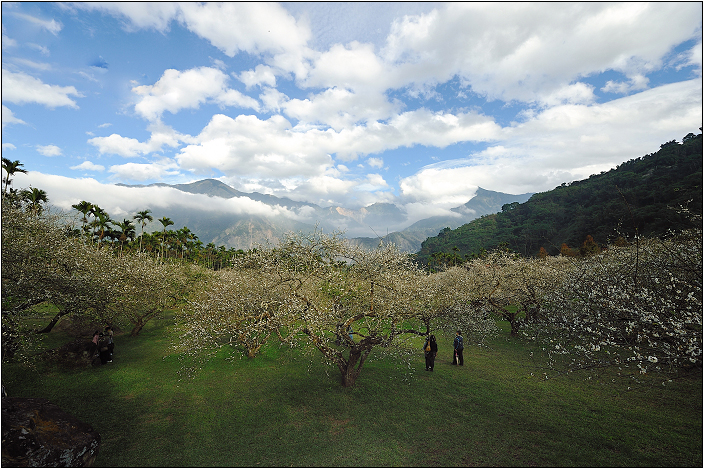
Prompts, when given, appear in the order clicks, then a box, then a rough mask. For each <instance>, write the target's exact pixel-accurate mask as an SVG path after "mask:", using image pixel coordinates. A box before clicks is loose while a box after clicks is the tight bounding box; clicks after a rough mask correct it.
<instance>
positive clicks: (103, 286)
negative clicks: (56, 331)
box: [1, 200, 197, 360]
mask: <svg viewBox="0 0 704 469" xmlns="http://www.w3.org/2000/svg"><path fill="white" fill-rule="evenodd" d="M65 223H66V219H65V218H64V217H63V216H61V215H57V214H52V213H50V211H48V210H45V211H43V212H42V213H38V212H36V211H33V210H25V209H23V208H22V207H17V206H14V205H13V204H11V203H6V201H5V200H3V204H2V232H1V233H2V352H3V360H5V359H10V358H12V357H14V355H15V354H17V353H20V354H21V353H22V351H23V350H24V349H26V348H27V347H26V346H27V345H28V343H31V342H33V341H35V340H37V338H38V336H37V334H39V333H41V332H49V331H50V330H51V329H52V327H53V326H54V325H55V324H56V323H57V322H58V321H59V320H61V318H64V317H74V318H78V317H81V318H88V319H90V320H92V321H95V322H98V323H102V324H113V323H115V322H116V321H118V320H124V321H128V322H130V323H131V325H132V327H133V329H132V334H133V335H136V334H138V333H139V331H140V330H141V328H142V327H143V326H144V324H145V323H146V322H147V321H148V320H149V319H151V318H153V317H154V316H155V315H156V314H158V313H160V312H161V311H163V310H164V309H166V308H173V307H175V306H176V304H177V303H178V302H179V301H180V300H181V299H182V298H183V297H184V296H185V295H186V294H187V293H188V292H189V290H190V286H191V285H194V284H195V280H194V279H196V278H197V273H196V272H194V269H195V268H194V267H192V266H186V265H175V264H174V263H169V262H160V261H158V260H156V259H154V258H152V257H150V256H147V255H143V254H140V253H133V254H130V255H117V253H115V252H114V251H111V250H107V249H100V248H99V247H98V246H97V245H93V244H91V243H88V242H86V240H85V239H81V238H76V237H74V236H72V235H71V234H70V233H67V230H66V225H65ZM39 305H50V306H53V307H54V308H55V309H56V310H58V312H57V313H56V315H55V317H54V318H53V320H52V321H51V322H50V323H49V324H48V325H47V326H46V327H45V328H44V329H42V330H39V331H33V330H27V328H26V326H25V324H24V322H23V318H24V317H26V316H27V315H28V314H31V313H32V312H33V311H34V309H35V308H36V307H37V306H39Z"/></svg>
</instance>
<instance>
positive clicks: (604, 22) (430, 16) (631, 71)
mask: <svg viewBox="0 0 704 469" xmlns="http://www.w3.org/2000/svg"><path fill="white" fill-rule="evenodd" d="M683 9H684V10H686V9H689V10H690V11H689V12H686V11H684V10H683ZM664 18H667V20H664ZM700 28H701V6H700V5H698V4H690V5H687V6H683V5H682V4H671V3H650V4H642V3H625V4H624V3H619V4H610V3H556V4H539V3H510V4H508V3H506V4H498V5H497V4H479V3H450V4H448V5H447V7H446V8H438V9H437V10H434V11H433V12H431V13H427V14H422V15H411V16H406V17H403V18H402V19H399V20H397V21H396V22H395V23H394V24H393V26H392V29H391V33H390V34H389V36H388V38H387V43H386V45H385V47H384V49H383V50H382V51H381V53H380V55H381V57H383V58H384V60H385V61H386V62H387V63H392V64H394V69H393V70H392V74H393V75H394V76H395V77H396V78H395V83H396V86H402V85H403V84H406V83H407V84H411V85H412V84H418V83H421V84H422V83H433V82H435V83H438V82H439V83H442V82H445V81H447V80H448V79H450V78H451V77H452V76H455V75H457V76H459V77H460V78H461V79H462V80H463V81H464V83H466V84H467V85H468V86H471V88H472V90H473V91H475V92H476V93H478V94H480V95H484V96H486V97H487V98H489V99H501V100H504V101H511V100H520V101H526V102H542V101H543V100H544V99H545V98H546V97H550V96H553V95H554V94H555V93H556V92H557V91H559V90H560V89H561V88H563V87H564V86H565V84H566V83H571V82H573V81H575V80H576V79H578V78H579V77H580V76H587V75H589V74H592V73H595V72H600V71H604V70H609V69H611V70H616V71H620V72H622V73H624V74H626V75H628V76H635V75H636V74H639V73H640V74H642V73H644V72H646V71H652V70H653V69H656V68H658V67H659V66H660V65H661V63H662V59H663V57H664V56H665V55H666V54H667V53H669V51H670V50H671V49H672V48H673V47H674V46H675V45H677V44H680V43H681V42H683V41H686V40H689V39H692V38H696V37H700V36H701V29H700Z"/></svg>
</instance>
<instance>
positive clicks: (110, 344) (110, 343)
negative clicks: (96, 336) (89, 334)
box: [105, 326, 115, 363]
mask: <svg viewBox="0 0 704 469" xmlns="http://www.w3.org/2000/svg"><path fill="white" fill-rule="evenodd" d="M105 335H106V336H107V338H108V363H112V353H113V351H114V350H115V343H114V342H113V331H112V326H107V327H106V328H105Z"/></svg>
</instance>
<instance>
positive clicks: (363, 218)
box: [117, 179, 531, 252]
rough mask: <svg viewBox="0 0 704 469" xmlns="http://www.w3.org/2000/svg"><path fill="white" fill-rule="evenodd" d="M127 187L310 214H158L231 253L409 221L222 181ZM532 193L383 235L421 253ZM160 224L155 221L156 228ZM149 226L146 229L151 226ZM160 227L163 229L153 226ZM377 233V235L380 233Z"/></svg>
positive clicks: (384, 209)
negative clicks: (302, 235)
mask: <svg viewBox="0 0 704 469" xmlns="http://www.w3.org/2000/svg"><path fill="white" fill-rule="evenodd" d="M117 185H119V186H122V187H128V188H129V187H171V188H174V189H176V190H179V191H181V192H186V193H191V194H201V195H206V196H208V197H218V198H221V199H232V198H235V197H245V198H248V199H250V200H253V201H256V202H261V203H263V204H265V205H267V206H270V207H276V206H279V207H284V208H286V209H288V210H290V211H292V212H293V213H299V214H300V213H303V212H304V211H305V213H306V214H307V215H306V216H307V221H306V219H305V218H304V217H301V219H299V220H296V219H292V218H287V217H284V216H279V217H277V218H275V219H272V218H271V217H265V216H257V215H237V214H232V213H215V212H206V211H196V210H189V209H187V208H185V207H180V206H173V207H171V208H169V209H168V210H165V209H159V210H155V211H154V219H155V220H157V219H158V218H160V217H161V216H162V213H161V212H163V216H168V217H169V218H171V219H172V220H174V221H175V222H177V224H179V225H181V224H182V225H184V226H188V227H189V229H191V231H193V232H194V233H196V235H198V237H199V239H201V241H203V242H204V243H206V244H207V243H209V242H212V243H214V244H216V245H225V246H226V247H228V248H235V249H250V248H251V247H253V246H254V245H256V244H263V243H267V242H269V243H276V242H278V240H280V239H281V238H282V237H283V236H284V234H285V233H286V232H288V231H310V230H312V229H313V228H314V227H315V226H316V225H318V226H319V227H320V228H322V229H325V230H330V231H332V230H339V229H342V230H347V231H361V230H364V231H368V229H367V228H371V229H372V231H374V230H375V228H374V227H376V229H377V230H379V231H381V230H382V229H383V228H380V227H381V226H384V225H385V226H389V224H390V223H391V224H396V225H402V224H403V222H404V220H406V216H407V214H406V212H405V210H403V209H402V208H399V207H398V206H397V205H395V204H392V203H386V202H377V203H374V204H371V205H369V206H367V207H361V208H359V209H350V208H346V207H340V206H331V207H320V206H318V205H316V204H314V203H310V202H297V201H294V200H292V199H289V198H285V197H277V196H274V195H268V194H261V193H258V192H251V193H246V192H241V191H238V190H237V189H235V188H233V187H231V186H229V185H227V184H225V183H224V182H222V181H219V180H217V179H202V180H198V181H194V182H191V183H185V184H166V183H152V184H147V185H144V184H134V185H129V184H122V183H120V184H117ZM530 196H531V194H520V195H512V194H505V193H502V192H495V191H490V190H487V189H483V188H478V189H477V191H476V194H475V195H474V196H473V197H472V198H471V199H470V200H469V201H467V202H466V203H465V204H463V205H460V206H458V207H454V208H452V209H451V211H452V212H453V213H456V214H457V215H455V216H437V217H429V218H426V219H422V220H418V221H416V222H414V223H412V224H411V225H410V226H408V227H406V228H404V229H402V230H399V231H392V232H391V233H387V234H385V235H384V236H383V238H384V240H385V242H393V243H395V244H396V245H397V246H398V247H399V249H401V250H402V251H406V252H416V251H418V250H419V249H420V247H421V243H422V241H423V240H425V239H426V238H427V237H428V236H432V235H434V234H437V233H438V231H439V230H441V229H443V228H445V227H456V226H460V225H461V224H463V223H466V222H467V221H469V220H471V219H474V218H477V217H479V216H482V215H486V214H488V213H494V212H496V211H499V210H500V209H501V206H502V205H503V204H504V203H508V202H520V201H523V200H524V199H525V200H527V199H528V198H529V197H530ZM154 223H156V222H152V224H150V225H153V224H154ZM150 225H147V226H150ZM154 226H158V225H154ZM375 232H376V231H375ZM348 238H349V239H350V240H351V241H352V242H354V243H356V244H358V245H362V246H364V247H368V248H373V247H376V245H377V244H378V242H379V237H368V236H354V235H352V236H350V235H348Z"/></svg>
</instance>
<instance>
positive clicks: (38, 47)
mask: <svg viewBox="0 0 704 469" xmlns="http://www.w3.org/2000/svg"><path fill="white" fill-rule="evenodd" d="M4 41H5V39H4V38H3V42H4ZM27 46H28V47H30V48H32V49H35V50H37V51H39V53H40V54H42V55H46V56H49V55H50V52H49V49H48V48H47V47H45V46H41V45H39V44H34V43H31V42H30V43H27ZM3 47H4V44H3Z"/></svg>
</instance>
